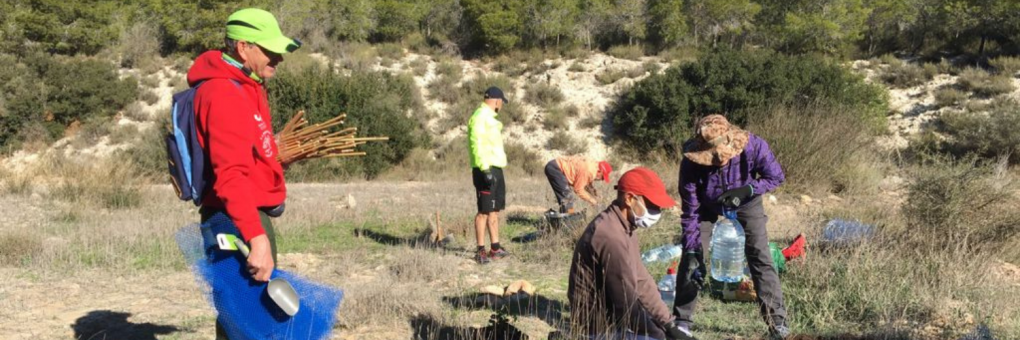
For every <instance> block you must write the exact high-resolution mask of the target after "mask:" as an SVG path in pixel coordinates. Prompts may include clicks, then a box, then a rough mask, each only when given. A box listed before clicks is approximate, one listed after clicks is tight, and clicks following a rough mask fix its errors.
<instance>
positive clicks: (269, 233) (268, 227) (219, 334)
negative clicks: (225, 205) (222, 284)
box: [198, 207, 278, 340]
mask: <svg viewBox="0 0 1020 340" xmlns="http://www.w3.org/2000/svg"><path fill="white" fill-rule="evenodd" d="M220 211H223V210H222V209H216V208H207V207H202V208H199V209H198V214H199V215H201V218H202V223H205V221H206V220H208V219H209V217H212V215H213V214H216V213H217V212H220ZM259 219H260V220H261V221H262V229H264V230H265V231H266V237H267V238H269V248H270V250H271V253H272V254H273V263H278V262H277V261H276V230H273V222H272V221H270V219H269V215H267V214H266V213H265V212H264V211H262V210H259ZM229 339H230V338H228V337H227V333H226V331H224V330H223V325H221V324H220V322H219V321H216V340H229Z"/></svg>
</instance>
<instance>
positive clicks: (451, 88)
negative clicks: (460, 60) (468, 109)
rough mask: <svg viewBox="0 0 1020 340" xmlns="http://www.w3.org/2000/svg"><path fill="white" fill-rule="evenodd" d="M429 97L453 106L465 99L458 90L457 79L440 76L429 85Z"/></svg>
mask: <svg viewBox="0 0 1020 340" xmlns="http://www.w3.org/2000/svg"><path fill="white" fill-rule="evenodd" d="M429 97H431V98H432V99H434V100H439V101H441V102H444V103H447V104H453V103H456V102H458V101H460V100H461V98H463V93H461V91H460V89H459V88H457V79H456V78H454V77H451V76H440V77H437V78H435V79H433V80H432V82H431V83H429Z"/></svg>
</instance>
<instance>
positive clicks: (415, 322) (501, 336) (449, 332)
mask: <svg viewBox="0 0 1020 340" xmlns="http://www.w3.org/2000/svg"><path fill="white" fill-rule="evenodd" d="M411 329H413V330H414V338H413V339H414V340H530V339H532V338H531V337H528V336H527V335H525V334H524V332H521V330H519V329H517V328H516V327H514V326H513V325H510V324H507V323H501V324H498V325H489V326H486V327H482V328H470V327H455V326H449V325H443V324H442V323H441V322H439V321H436V320H435V319H433V318H432V317H430V316H423V315H419V316H416V317H414V318H413V319H411Z"/></svg>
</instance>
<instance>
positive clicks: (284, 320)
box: [176, 213, 343, 340]
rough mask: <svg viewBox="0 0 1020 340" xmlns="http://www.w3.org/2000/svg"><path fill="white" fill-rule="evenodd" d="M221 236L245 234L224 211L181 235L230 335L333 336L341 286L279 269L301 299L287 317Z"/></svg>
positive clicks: (178, 236) (185, 251) (279, 275)
mask: <svg viewBox="0 0 1020 340" xmlns="http://www.w3.org/2000/svg"><path fill="white" fill-rule="evenodd" d="M217 234H233V235H240V233H239V232H238V230H237V227H236V226H235V225H234V223H233V221H231V219H230V218H229V217H228V216H227V215H226V214H225V213H219V214H216V215H214V216H212V217H211V218H210V219H209V220H208V221H206V223H204V224H202V225H198V224H190V225H187V226H185V227H184V228H181V230H180V231H178V232H177V234H176V239H177V245H178V247H180V249H181V253H182V254H183V255H184V259H185V261H187V263H188V265H189V266H191V268H192V269H193V270H194V271H195V274H196V275H197V276H198V277H199V278H200V280H199V281H200V285H201V286H202V287H203V292H204V293H205V294H206V295H207V296H208V297H209V298H210V301H211V302H212V304H213V307H214V308H216V312H217V313H218V316H217V318H216V319H217V321H219V322H220V324H221V325H222V326H223V328H224V330H225V331H226V333H227V336H228V337H229V338H230V339H232V340H241V339H323V338H326V337H328V336H329V335H330V333H331V331H332V329H333V322H334V321H335V320H336V317H335V316H336V310H337V308H338V307H339V306H340V302H341V301H342V300H343V291H342V290H340V289H337V288H333V287H328V286H325V285H320V284H317V283H314V282H312V281H309V280H306V279H304V278H302V277H299V276H297V275H294V274H292V273H288V272H286V271H283V270H275V271H274V272H273V275H272V277H273V278H283V279H286V280H287V281H288V282H290V284H291V285H292V286H293V287H294V290H295V291H296V292H297V293H298V295H299V296H300V298H301V306H300V308H299V310H298V313H297V314H295V315H294V316H288V315H287V314H286V313H284V312H283V310H281V309H280V308H279V307H278V306H277V305H276V304H275V303H274V302H273V301H272V300H271V299H270V297H269V294H268V293H267V292H266V286H267V283H265V282H257V281H255V280H253V279H252V278H251V274H249V273H248V271H247V269H246V268H245V267H246V265H245V264H246V261H245V259H244V256H243V255H241V252H239V251H224V250H220V249H219V247H218V246H217V243H216V235H217Z"/></svg>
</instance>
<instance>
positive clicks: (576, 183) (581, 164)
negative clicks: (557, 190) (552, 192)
mask: <svg viewBox="0 0 1020 340" xmlns="http://www.w3.org/2000/svg"><path fill="white" fill-rule="evenodd" d="M556 164H557V165H559V166H560V170H562V171H563V175H564V176H566V177H567V182H568V183H570V186H572V187H573V188H574V192H576V193H577V196H578V197H580V198H581V199H583V200H585V201H588V202H594V201H595V198H594V197H592V196H591V194H589V193H588V191H587V190H585V189H584V188H585V187H587V186H588V185H591V184H592V183H593V182H595V180H596V176H595V175H596V174H598V172H599V163H598V162H596V161H593V160H590V159H587V158H584V157H580V156H566V157H560V158H557V159H556Z"/></svg>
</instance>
